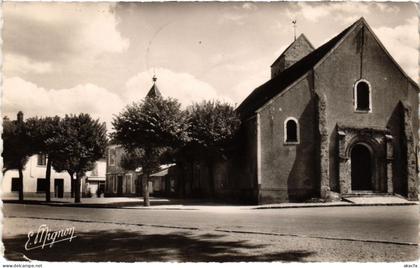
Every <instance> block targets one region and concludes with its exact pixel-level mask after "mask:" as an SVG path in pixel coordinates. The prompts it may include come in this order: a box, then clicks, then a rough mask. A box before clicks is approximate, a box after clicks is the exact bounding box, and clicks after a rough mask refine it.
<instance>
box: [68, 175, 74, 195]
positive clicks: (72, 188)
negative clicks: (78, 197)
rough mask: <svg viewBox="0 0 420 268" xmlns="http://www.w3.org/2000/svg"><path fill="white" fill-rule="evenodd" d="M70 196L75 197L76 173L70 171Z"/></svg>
mask: <svg viewBox="0 0 420 268" xmlns="http://www.w3.org/2000/svg"><path fill="white" fill-rule="evenodd" d="M69 175H70V197H72V198H73V197H74V173H70V172H69Z"/></svg>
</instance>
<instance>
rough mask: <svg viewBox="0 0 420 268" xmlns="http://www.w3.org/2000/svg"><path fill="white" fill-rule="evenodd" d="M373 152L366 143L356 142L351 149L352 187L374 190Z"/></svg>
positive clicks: (354, 189) (359, 189)
mask: <svg viewBox="0 0 420 268" xmlns="http://www.w3.org/2000/svg"><path fill="white" fill-rule="evenodd" d="M372 166H373V165H372V154H371V151H370V150H369V148H368V147H367V146H365V145H364V144H356V145H355V146H354V147H353V149H352V150H351V189H352V190H353V191H372V173H373V172H372Z"/></svg>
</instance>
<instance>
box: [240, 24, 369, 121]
mask: <svg viewBox="0 0 420 268" xmlns="http://www.w3.org/2000/svg"><path fill="white" fill-rule="evenodd" d="M362 22H366V21H365V20H364V18H363V17H361V18H360V19H358V20H357V21H356V22H354V23H353V24H351V25H350V26H349V27H347V28H345V29H344V30H343V31H341V32H340V33H339V34H337V35H336V36H334V37H333V38H331V39H330V40H329V41H327V42H326V43H324V44H323V45H321V46H320V47H318V48H317V49H315V50H314V51H312V52H311V53H309V54H308V55H306V56H305V57H303V58H302V59H300V60H299V61H297V62H296V63H295V64H293V65H292V66H290V67H289V68H287V69H286V70H284V71H283V72H281V73H280V74H279V75H277V76H275V77H273V78H271V79H270V80H268V81H267V82H265V83H264V84H262V85H261V86H259V87H257V88H256V89H254V91H252V92H251V94H249V95H248V97H246V98H245V99H244V100H243V101H242V103H241V104H240V105H239V106H238V107H237V108H236V110H237V111H238V112H239V113H240V114H241V117H242V118H244V117H245V118H246V117H248V116H249V115H250V113H251V112H253V111H255V110H256V109H258V108H260V107H261V106H263V105H264V104H265V103H266V102H267V101H268V100H269V99H271V98H273V97H274V96H276V95H277V94H279V93H281V92H282V91H283V90H285V89H286V88H287V87H288V86H289V85H291V84H292V83H293V82H295V81H296V80H297V79H299V78H300V77H302V76H303V75H304V74H306V73H307V72H308V71H309V70H311V69H312V68H313V67H314V66H315V65H316V64H317V63H318V62H319V61H321V60H322V59H323V58H324V56H326V55H327V54H329V52H330V51H332V50H333V49H334V48H335V47H336V45H337V44H338V43H340V41H341V40H343V39H344V37H345V36H347V34H348V33H349V32H350V31H351V30H353V29H354V28H355V27H356V26H357V25H358V24H360V23H362ZM282 54H283V53H282ZM276 61H277V60H276ZM273 88H274V90H273ZM271 91H272V92H271Z"/></svg>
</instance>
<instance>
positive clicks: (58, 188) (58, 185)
mask: <svg viewBox="0 0 420 268" xmlns="http://www.w3.org/2000/svg"><path fill="white" fill-rule="evenodd" d="M63 196H64V179H55V180H54V197H57V198H63Z"/></svg>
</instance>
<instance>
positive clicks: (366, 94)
mask: <svg viewBox="0 0 420 268" xmlns="http://www.w3.org/2000/svg"><path fill="white" fill-rule="evenodd" d="M354 99H355V102H354V104H355V109H356V111H363V112H369V111H371V110H372V103H371V88H370V84H369V82H368V81H366V80H360V81H358V82H357V83H356V85H355V86H354Z"/></svg>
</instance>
